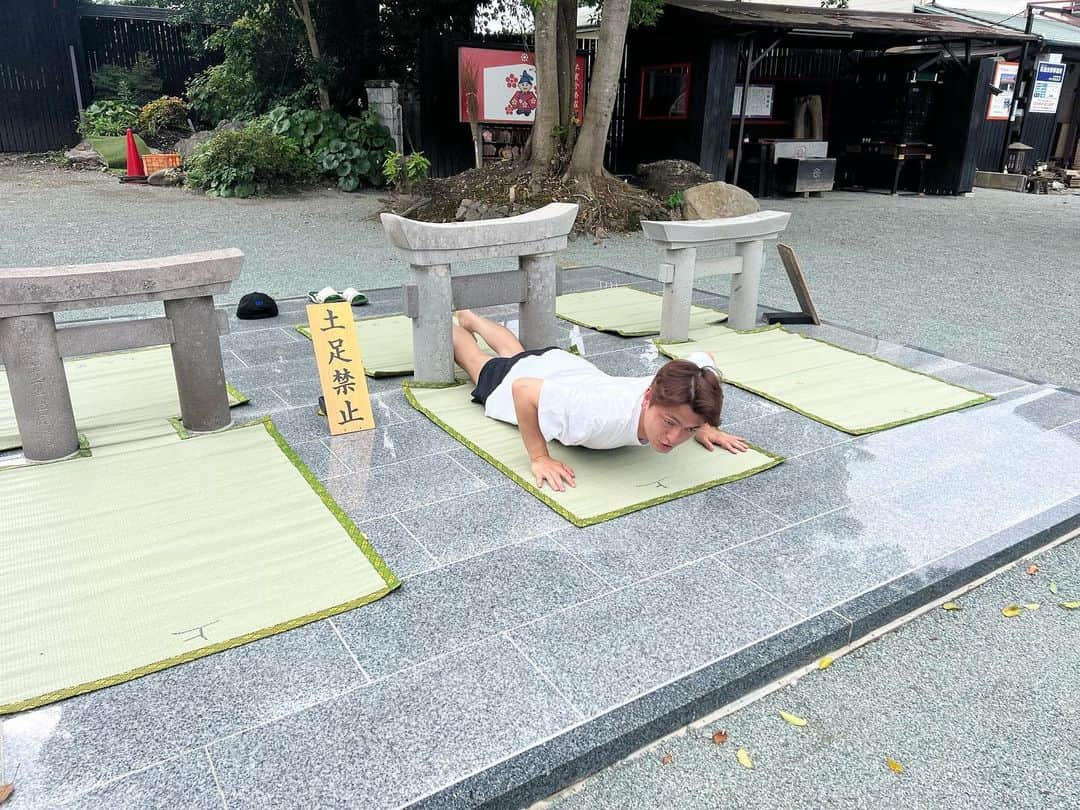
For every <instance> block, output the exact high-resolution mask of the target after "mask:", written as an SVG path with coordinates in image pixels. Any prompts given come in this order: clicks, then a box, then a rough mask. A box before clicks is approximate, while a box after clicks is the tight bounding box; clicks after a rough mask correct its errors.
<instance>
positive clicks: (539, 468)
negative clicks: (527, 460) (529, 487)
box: [531, 456, 577, 492]
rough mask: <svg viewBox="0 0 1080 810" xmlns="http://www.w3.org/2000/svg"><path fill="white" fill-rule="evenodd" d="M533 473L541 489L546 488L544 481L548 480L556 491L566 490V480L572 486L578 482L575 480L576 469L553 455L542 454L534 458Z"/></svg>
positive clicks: (532, 463) (549, 484)
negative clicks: (557, 459) (572, 468)
mask: <svg viewBox="0 0 1080 810" xmlns="http://www.w3.org/2000/svg"><path fill="white" fill-rule="evenodd" d="M531 466H532V472H533V475H535V476H536V486H537V487H539V488H540V489H543V488H544V482H545V481H547V482H548V486H550V487H551V488H552V489H553V490H555V491H556V492H565V491H566V486H564V484H563V482H564V481H565V482H566V483H567V484H569V485H570V486H572V487H574V486H577V484H576V483H575V481H574V471H573V470H571V469H570V468H569V467H568V466H566V465H565V464H563V463H562V462H561V461H556V460H555V459H553V458H552V457H551V456H540V457H539V458H534V459H533V460H532V462H531Z"/></svg>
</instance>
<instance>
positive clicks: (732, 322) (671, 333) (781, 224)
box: [641, 211, 791, 341]
mask: <svg viewBox="0 0 1080 810" xmlns="http://www.w3.org/2000/svg"><path fill="white" fill-rule="evenodd" d="M790 219H791V214H789V213H787V212H783V211H758V212H756V213H753V214H746V215H745V216H741V217H727V218H720V219H698V220H689V221H676V222H661V221H655V220H643V221H642V223H641V228H642V230H643V231H644V232H645V236H646V237H647V238H648V239H649V240H651V241H652V242H654V243H655V244H657V245H659V246H660V247H661V248H662V249H663V256H662V257H661V259H660V271H659V280H660V281H661V282H662V283H663V285H664V303H663V310H662V315H661V319H660V340H663V341H683V340H687V339H688V337H689V333H690V301H691V296H692V295H693V291H694V281H696V280H697V279H699V278H707V277H708V276H718V275H730V276H731V299H730V301H729V303H728V324H727V325H728V326H730V327H731V328H732V329H752V328H753V327H754V324H755V323H756V322H757V305H758V285H759V282H760V279H761V267H762V264H763V263H764V254H765V242H766V241H768V240H772V239H776V238H777V237H778V236H779V235H780V233H781V231H783V230H784V229H785V228H786V227H787V224H788V221H789V220H790ZM720 245H734V246H735V255H734V256H732V257H729V258H725V259H710V260H704V261H698V258H697V252H698V250H699V249H700V248H706V247H716V246H720Z"/></svg>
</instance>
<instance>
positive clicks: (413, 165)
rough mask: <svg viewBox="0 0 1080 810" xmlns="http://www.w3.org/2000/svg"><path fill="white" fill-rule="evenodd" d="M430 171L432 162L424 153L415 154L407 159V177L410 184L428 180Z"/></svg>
mask: <svg viewBox="0 0 1080 810" xmlns="http://www.w3.org/2000/svg"><path fill="white" fill-rule="evenodd" d="M430 171H431V161H430V160H428V159H427V158H426V157H425V156H424V153H423V152H413V153H412V154H411V155H409V156H408V157H407V158H405V176H406V177H407V178H408V179H409V182H410V183H419V182H421V181H423V180H427V179H428V174H429V172H430Z"/></svg>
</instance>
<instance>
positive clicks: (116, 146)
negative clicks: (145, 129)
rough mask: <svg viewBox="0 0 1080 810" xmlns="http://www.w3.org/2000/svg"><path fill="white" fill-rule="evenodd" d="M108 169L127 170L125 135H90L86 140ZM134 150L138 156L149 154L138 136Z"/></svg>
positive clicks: (144, 143)
mask: <svg viewBox="0 0 1080 810" xmlns="http://www.w3.org/2000/svg"><path fill="white" fill-rule="evenodd" d="M87 140H88V141H90V145H91V146H92V147H94V149H95V150H96V151H97V153H98V154H99V155H101V157H102V159H103V160H104V161H105V163H106V164H108V166H109V168H110V169H126V168H127V136H126V135H91V136H90V137H89V138H87ZM135 148H136V149H137V150H138V152H139V155H148V154H150V147H149V146H147V145H146V142H145V141H144V140H143V139H142V138H140V137H139V136H138V135H136V136H135Z"/></svg>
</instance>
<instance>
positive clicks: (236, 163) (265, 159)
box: [187, 125, 316, 197]
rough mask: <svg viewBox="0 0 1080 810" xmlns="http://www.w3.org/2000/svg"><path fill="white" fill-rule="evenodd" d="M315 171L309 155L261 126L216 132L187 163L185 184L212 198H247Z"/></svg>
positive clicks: (311, 177)
mask: <svg viewBox="0 0 1080 810" xmlns="http://www.w3.org/2000/svg"><path fill="white" fill-rule="evenodd" d="M315 174H316V171H315V166H314V165H313V163H312V161H311V158H310V157H308V156H307V155H304V154H303V153H301V152H300V150H299V149H298V148H297V147H296V144H294V143H292V142H291V141H289V140H287V139H285V138H283V137H281V136H280V135H276V134H274V133H273V132H272V131H271V130H270V129H269V128H268V127H266V126H261V125H252V126H249V127H247V128H245V129H242V130H222V131H221V132H218V133H217V134H216V135H215V136H214V137H213V138H211V139H210V140H208V141H206V142H205V143H203V144H201V145H200V146H199V147H198V148H197V149H196V150H195V153H194V154H193V155H192V156H191V159H190V160H189V161H188V163H187V183H188V185H190V186H192V187H194V188H201V189H203V190H205V191H206V193H207V194H209V195H211V196H214V197H250V196H251V195H252V194H255V193H257V192H259V191H265V190H268V189H270V188H273V187H275V186H282V185H288V184H291V183H297V182H304V181H307V180H311V179H313V178H314V176H315Z"/></svg>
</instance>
